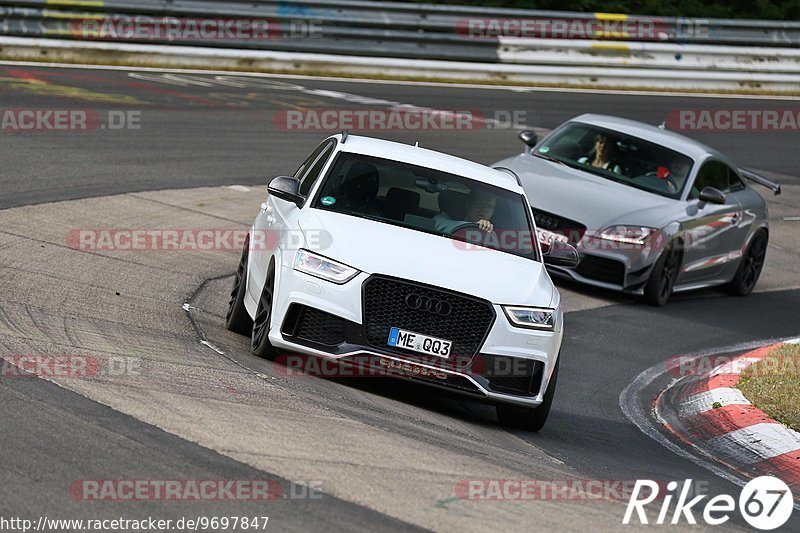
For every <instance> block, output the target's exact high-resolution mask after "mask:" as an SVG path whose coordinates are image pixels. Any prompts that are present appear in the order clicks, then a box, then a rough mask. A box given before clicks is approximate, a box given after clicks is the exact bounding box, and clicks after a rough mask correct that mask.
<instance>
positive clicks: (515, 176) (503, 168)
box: [492, 167, 522, 187]
mask: <svg viewBox="0 0 800 533" xmlns="http://www.w3.org/2000/svg"><path fill="white" fill-rule="evenodd" d="M492 168H493V169H494V170H500V171H501V172H508V173H509V174H511V175H512V176H514V179H515V180H517V185H519V186H520V187H522V180H521V179H519V175H517V173H516V172H514V171H513V170H511V169H510V168H508V167H492Z"/></svg>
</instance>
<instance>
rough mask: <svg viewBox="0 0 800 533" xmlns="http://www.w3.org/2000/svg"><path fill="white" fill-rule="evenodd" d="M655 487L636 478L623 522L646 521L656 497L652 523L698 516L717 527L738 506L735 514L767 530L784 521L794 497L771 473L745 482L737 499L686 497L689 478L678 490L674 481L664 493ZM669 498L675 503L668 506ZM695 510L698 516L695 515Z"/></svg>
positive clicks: (694, 520) (693, 521) (693, 520)
mask: <svg viewBox="0 0 800 533" xmlns="http://www.w3.org/2000/svg"><path fill="white" fill-rule="evenodd" d="M659 486H661V487H663V484H662V485H659V483H657V482H655V481H651V480H649V479H645V480H641V479H640V480H637V481H636V485H634V488H633V492H632V494H631V497H630V500H629V501H628V507H627V509H626V510H625V517H624V518H623V519H622V523H623V524H625V525H629V524H635V523H637V519H638V523H640V524H649V523H650V522H648V517H647V514H646V513H645V508H646V507H647V506H648V505H649V504H651V503H653V502H655V501H656V500H660V504H661V508H660V509H659V511H658V518H656V520H655V522H653V523H654V524H658V525H661V524H672V525H676V524H680V523H682V521H685V522H684V523H687V524H697V518H698V517H702V519H703V521H705V523H706V524H709V525H712V526H718V525H721V524H724V523H725V522H727V521H728V520H730V518H731V514H732V513H734V512H735V511H736V510H737V507H738V511H739V513H740V514H741V515H742V518H744V520H745V521H746V522H747V523H748V524H750V525H751V526H752V527H754V528H756V529H760V530H762V531H768V530H773V529H777V528H779V527H781V526H782V525H783V524H785V523H786V521H787V520H789V517H791V515H792V510H793V507H794V497H793V496H792V491H791V489H790V488H789V486H788V485H787V484H786V483H784V482H783V481H781V480H780V479H778V478H776V477H772V476H761V477H757V478H755V479H753V480H751V481H750V482H749V483H747V485H745V486H744V488H742V492H741V494H739V499H738V502H737V500H736V499H735V498H734V497H733V496H730V495H728V494H720V495H719V496H714V497H713V498H710V499H708V500H707V501H705V502H703V500H705V499H706V498H708V496H707V495H704V494H703V495H699V496H694V497H692V498H691V499H689V498H690V497H691V496H690V494H691V492H692V480H691V479H687V480H686V481H685V482H684V483H683V486H682V487H681V488H680V489H679V486H678V482H677V481H671V482H669V483H667V492H666V495H663V494H660V492H659ZM676 497H677V499H676ZM673 500H675V502H676V503H675V506H674V508H672V509H671V505H672V502H673ZM701 502H703V503H701ZM737 504H738V505H737ZM634 513H635V515H636V516H635V518H634ZM695 513H696V514H698V517H695Z"/></svg>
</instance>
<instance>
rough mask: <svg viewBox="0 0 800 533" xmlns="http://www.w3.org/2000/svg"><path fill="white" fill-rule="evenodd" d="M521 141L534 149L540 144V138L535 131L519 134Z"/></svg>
mask: <svg viewBox="0 0 800 533" xmlns="http://www.w3.org/2000/svg"><path fill="white" fill-rule="evenodd" d="M519 139H520V140H521V141H522V142H524V143H525V144H526V145H527V146H528V148H533V147H534V146H536V143H538V142H539V136H538V135H536V132H535V131H533V130H525V131H521V132H519Z"/></svg>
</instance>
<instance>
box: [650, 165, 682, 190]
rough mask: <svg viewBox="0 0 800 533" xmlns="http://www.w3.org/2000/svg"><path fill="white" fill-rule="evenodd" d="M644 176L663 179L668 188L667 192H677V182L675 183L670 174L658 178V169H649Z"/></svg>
mask: <svg viewBox="0 0 800 533" xmlns="http://www.w3.org/2000/svg"><path fill="white" fill-rule="evenodd" d="M645 176H646V177H648V178H658V179H663V180H665V181H666V182H667V189H669V192H678V184H677V183H675V180H673V179H672V175H671V174H670V175H667V177H665V178H659V177H658V171H657V170H651V171H650V172H648V173H647V174H645Z"/></svg>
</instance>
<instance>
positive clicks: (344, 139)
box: [342, 130, 347, 144]
mask: <svg viewBox="0 0 800 533" xmlns="http://www.w3.org/2000/svg"><path fill="white" fill-rule="evenodd" d="M346 141H347V130H342V144H344V143H345V142H346Z"/></svg>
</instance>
